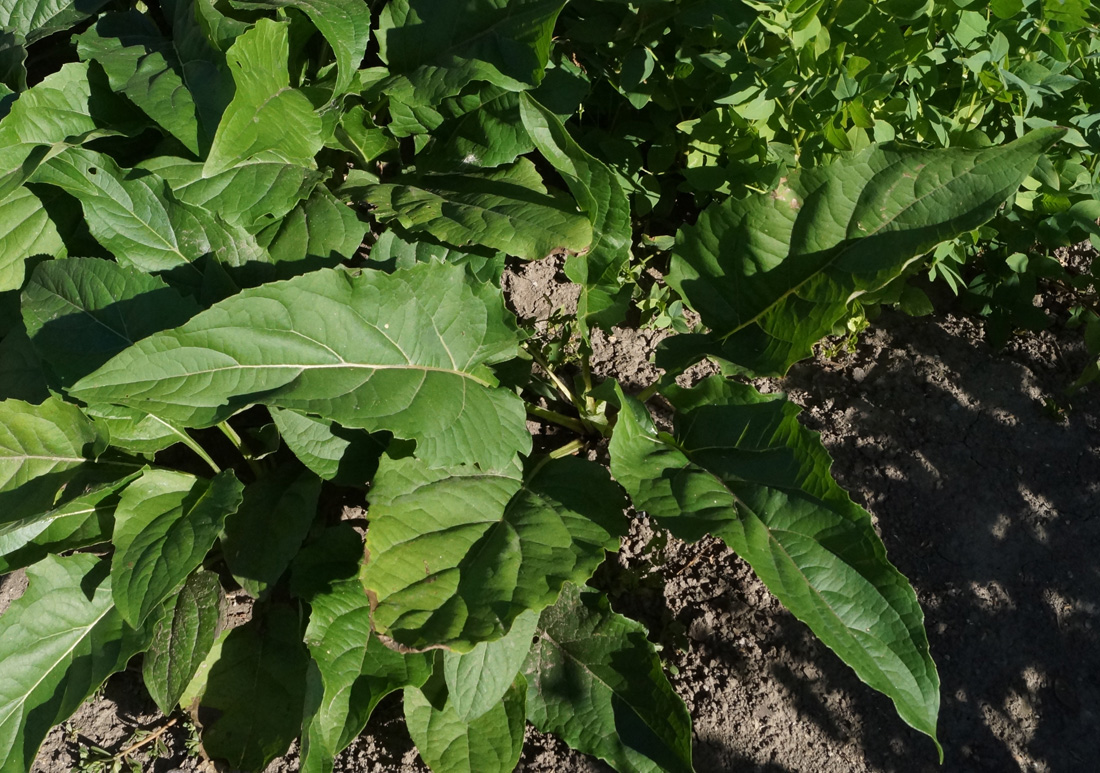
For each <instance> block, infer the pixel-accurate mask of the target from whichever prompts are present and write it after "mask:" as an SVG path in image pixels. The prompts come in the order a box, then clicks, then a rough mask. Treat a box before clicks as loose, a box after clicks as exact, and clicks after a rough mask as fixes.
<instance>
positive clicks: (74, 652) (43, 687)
mask: <svg viewBox="0 0 1100 773" xmlns="http://www.w3.org/2000/svg"><path fill="white" fill-rule="evenodd" d="M107 574H108V567H107V562H106V561H101V560H99V559H98V558H97V557H95V556H92V555H87V554H80V553H78V554H76V555H72V556H69V557H67V558H58V557H56V556H47V557H46V558H44V559H43V560H42V561H40V562H38V563H37V564H35V565H34V566H31V567H28V569H27V577H28V579H29V580H30V584H29V586H28V587H27V591H26V592H25V593H24V594H23V596H22V597H21V598H19V599H17V600H15V601H13V602H12V605H11V607H9V608H8V610H7V611H6V612H5V613H4V615H3V616H2V617H0V773H25V771H28V770H30V769H31V763H32V762H33V761H34V755H35V753H36V752H37V751H38V746H39V745H40V744H41V743H42V740H43V739H44V738H45V737H46V734H47V733H48V732H49V731H50V729H51V728H52V727H53V726H54V725H57V724H60V723H61V722H63V721H64V720H66V719H68V717H69V716H70V715H71V714H72V713H73V712H74V711H76V709H77V708H78V707H79V706H80V704H81V703H83V702H84V700H85V699H86V698H88V697H89V696H91V694H92V693H93V692H95V691H96V689H97V688H98V687H99V685H100V684H102V683H103V681H104V680H105V679H106V678H107V677H108V676H110V675H111V674H113V673H115V672H116V671H121V670H122V669H123V668H125V667H126V663H127V661H129V660H130V658H131V657H132V656H133V655H135V654H136V653H138V652H140V651H141V650H143V649H144V648H145V646H146V644H147V642H148V639H149V637H148V634H146V633H144V632H142V631H135V630H133V629H132V628H130V627H129V626H128V625H126V623H125V622H123V620H122V616H121V615H119V614H118V612H117V611H116V610H115V608H114V606H113V605H112V603H111V583H110V579H109V578H108V576H107Z"/></svg>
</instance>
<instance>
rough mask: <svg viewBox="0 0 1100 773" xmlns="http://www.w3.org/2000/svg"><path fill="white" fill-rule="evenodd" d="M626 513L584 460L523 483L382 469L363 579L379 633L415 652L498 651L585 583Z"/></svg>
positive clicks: (393, 466) (544, 465) (452, 470)
mask: <svg viewBox="0 0 1100 773" xmlns="http://www.w3.org/2000/svg"><path fill="white" fill-rule="evenodd" d="M622 509H623V499H622V494H621V493H620V491H619V489H618V487H617V486H616V485H615V484H614V483H612V481H611V480H610V478H609V477H608V476H607V473H606V471H605V470H603V469H602V468H601V467H599V465H596V464H594V463H591V462H586V461H582V460H580V459H574V458H565V459H557V460H545V459H544V460H542V461H540V462H536V463H532V464H531V466H530V468H529V469H528V470H527V471H526V472H525V471H523V470H522V469H521V468H520V464H519V463H518V461H517V462H514V463H513V464H512V465H511V466H509V467H506V468H504V469H498V470H489V469H486V470H480V469H478V468H476V467H473V466H469V465H463V466H456V467H446V468H435V469H432V468H429V467H428V466H427V465H425V464H424V463H422V462H419V461H417V460H414V459H399V460H391V459H388V458H383V459H382V463H381V464H380V465H379V468H378V474H377V475H376V476H375V480H374V485H373V486H372V488H371V491H370V510H369V511H368V517H369V519H370V528H369V529H368V530H367V555H368V560H367V563H366V564H365V566H364V569H363V573H362V577H363V583H364V585H365V586H366V588H367V590H368V592H369V593H370V594H371V599H372V603H373V604H374V627H375V630H376V631H378V632H379V633H382V634H385V635H386V636H389V637H391V638H393V639H394V640H396V641H397V642H398V643H399V644H401V645H404V646H406V647H413V648H416V649H423V648H426V647H438V646H444V647H448V648H450V649H454V650H456V651H459V652H468V651H470V650H471V649H473V648H474V646H475V645H477V644H478V643H479V642H482V641H490V640H492V639H498V638H500V637H501V636H503V635H504V634H505V633H507V631H508V630H509V629H510V628H511V627H512V625H513V623H514V621H515V619H516V618H517V617H518V616H519V615H520V614H522V613H523V612H524V611H526V610H528V609H534V610H539V609H542V608H543V607H546V606H548V605H550V604H552V603H554V599H555V598H557V595H558V591H559V590H560V588H561V586H562V583H564V582H568V581H572V582H583V581H584V580H586V579H587V578H588V577H590V576H591V575H592V573H593V572H594V571H595V570H596V567H597V566H599V564H600V563H601V562H602V561H603V558H604V552H605V551H606V550H615V549H616V548H617V546H618V539H617V538H618V537H619V536H620V535H621V534H623V533H624V527H625V521H624V519H623V514H622Z"/></svg>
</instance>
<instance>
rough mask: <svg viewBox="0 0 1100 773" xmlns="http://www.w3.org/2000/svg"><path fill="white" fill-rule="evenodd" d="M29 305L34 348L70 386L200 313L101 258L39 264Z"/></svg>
mask: <svg viewBox="0 0 1100 773" xmlns="http://www.w3.org/2000/svg"><path fill="white" fill-rule="evenodd" d="M22 306H23V320H24V323H25V324H26V328H27V333H28V335H30V337H31V341H32V342H33V343H34V347H35V349H36V350H37V351H38V354H39V355H40V356H41V357H42V359H43V360H44V361H45V362H46V363H48V364H49V366H50V367H51V368H52V370H53V372H54V373H55V374H57V376H58V379H59V381H60V383H61V385H62V386H63V387H66V386H70V385H72V384H73V383H74V382H76V381H77V380H78V379H80V378H81V377H82V376H86V375H88V374H89V373H91V372H92V371H94V370H95V369H96V368H98V367H99V366H100V365H102V364H103V363H105V362H106V361H107V360H109V359H111V357H113V356H114V355H116V354H118V353H119V352H121V351H122V350H123V349H125V348H127V347H128V346H130V345H132V344H133V343H135V342H136V341H139V340H141V339H142V338H145V337H146V336H149V335H151V334H153V333H155V332H157V331H158V330H163V329H165V328H169V327H175V326H176V325H181V324H183V323H184V322H186V321H187V320H188V319H189V318H190V317H191V316H193V315H194V314H195V313H197V312H198V310H199V309H198V305H197V304H196V303H195V302H194V301H192V300H191V299H189V298H184V297H182V296H181V295H180V294H179V293H177V292H176V291H175V290H173V289H172V288H170V287H168V285H166V284H165V283H164V282H163V281H161V280H160V279H158V278H156V277H153V276H150V275H148V274H145V273H142V272H140V271H138V270H137V269H134V268H127V267H125V266H120V265H119V264H118V263H115V262H114V261H110V260H102V259H99V258H72V259H69V260H51V261H47V262H45V263H42V264H40V265H39V266H38V268H37V269H35V272H34V274H33V275H32V276H31V279H30V281H29V282H28V283H27V287H26V289H24V291H23V294H22Z"/></svg>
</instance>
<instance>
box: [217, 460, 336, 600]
mask: <svg viewBox="0 0 1100 773" xmlns="http://www.w3.org/2000/svg"><path fill="white" fill-rule="evenodd" d="M320 494H321V479H320V478H318V477H317V476H316V475H314V474H313V473H312V472H310V471H309V470H303V469H302V468H301V467H297V466H296V467H295V468H290V469H288V468H285V467H284V468H279V469H277V470H275V471H274V472H272V473H271V474H270V475H267V476H265V477H263V478H260V479H259V480H257V481H256V482H255V483H251V484H249V485H248V487H247V488H245V490H244V501H243V502H241V506H240V507H239V508H237V511H236V512H235V513H233V514H232V515H230V516H229V517H228V518H227V519H226V521H225V533H224V534H223V535H222V554H223V555H224V556H225V562H226V564H227V565H228V566H229V571H231V572H232V573H233V577H234V578H235V579H236V580H237V582H239V583H240V584H241V587H242V588H244V589H245V590H246V591H248V592H249V593H250V594H251V595H252V596H253V597H255V598H259V597H260V596H262V595H263V594H264V593H265V592H266V591H267V590H268V589H269V588H270V587H271V586H272V585H274V584H275V583H276V582H277V581H278V580H279V578H280V577H281V576H282V575H283V572H284V571H286V568H287V567H288V566H290V562H291V560H293V558H294V556H295V555H296V554H297V553H298V548H300V547H301V546H302V542H303V540H305V538H306V534H307V533H308V532H309V527H310V526H311V525H312V524H313V521H314V519H315V518H316V517H317V498H318V497H319V496H320Z"/></svg>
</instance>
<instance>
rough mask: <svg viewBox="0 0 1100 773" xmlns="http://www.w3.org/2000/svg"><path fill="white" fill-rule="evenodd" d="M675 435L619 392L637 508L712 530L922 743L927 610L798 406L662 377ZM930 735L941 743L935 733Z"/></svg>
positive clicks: (931, 674)
mask: <svg viewBox="0 0 1100 773" xmlns="http://www.w3.org/2000/svg"><path fill="white" fill-rule="evenodd" d="M666 395H667V396H668V397H669V399H670V400H671V401H672V403H673V404H674V405H675V406H676V407H677V409H678V411H679V412H678V413H677V416H676V436H675V438H670V437H668V436H666V435H663V434H658V433H657V430H656V428H655V427H654V425H653V421H652V419H651V418H650V416H649V414H648V413H647V412H646V410H645V408H644V407H643V406H642V405H641V403H639V402H637V401H636V400H634V399H633V398H626V397H624V398H623V400H624V403H623V410H622V411H621V412H620V414H619V421H618V424H617V425H616V427H615V434H614V436H613V437H612V440H611V449H610V450H611V469H612V472H613V473H614V475H615V478H616V480H618V481H619V482H620V483H622V484H623V486H624V487H625V488H626V489H627V491H628V492H629V493H630V495H631V498H632V499H633V500H634V505H635V507H637V508H638V509H640V510H645V511H646V512H648V513H649V514H650V515H652V516H654V517H655V518H657V520H658V522H659V523H660V524H661V526H663V527H665V528H667V529H668V530H669V531H670V532H671V533H672V534H674V535H676V536H678V537H680V538H681V539H686V540H689V541H690V540H697V539H700V538H701V537H702V536H704V535H705V534H714V535H715V536H717V537H720V538H721V539H722V540H723V541H725V542H726V543H727V544H728V545H729V546H730V547H731V548H733V549H734V550H735V551H737V553H738V555H740V556H741V557H742V558H744V559H745V560H746V561H748V563H749V564H750V565H751V566H752V568H753V571H755V572H756V573H757V575H758V576H759V577H760V579H761V580H762V581H763V582H764V584H765V585H767V586H768V588H769V589H770V590H771V591H772V593H774V594H775V595H776V597H777V598H778V599H779V600H780V601H781V602H783V605H784V606H785V607H787V609H789V610H790V611H791V612H792V613H793V614H794V615H795V616H796V617H797V618H798V619H800V620H802V621H803V622H804V623H806V625H808V626H809V627H810V629H811V630H812V631H813V632H814V633H815V634H816V635H817V636H818V638H820V639H821V640H822V641H823V642H824V643H825V644H826V645H827V646H828V647H829V648H830V649H832V650H833V651H835V652H836V653H837V654H838V655H839V656H840V658H841V659H842V660H844V662H846V663H847V664H848V665H849V666H851V667H852V669H853V670H854V671H855V672H856V674H857V675H858V676H859V677H860V679H862V680H863V681H865V682H867V684H869V685H870V686H871V687H873V688H875V689H876V690H878V691H880V692H882V693H883V694H885V695H886V696H887V697H889V698H890V699H891V700H893V701H894V705H895V706H896V707H897V710H898V714H899V715H900V716H901V717H902V719H904V720H905V721H906V722H908V723H909V724H910V725H912V726H913V727H915V728H916V729H917V730H920V731H921V732H923V733H925V734H927V735H928V736H929V737H931V738H932V739H933V740H935V738H936V717H937V714H938V711H939V703H940V695H939V677H938V676H937V674H936V667H935V664H934V663H933V662H932V657H931V655H930V654H929V652H928V637H927V636H926V634H925V632H924V624H923V623H924V615H923V614H922V612H921V609H920V605H919V604H918V603H917V599H916V594H915V593H914V592H913V589H912V588H911V587H910V586H909V583H908V582H907V581H906V579H905V578H904V577H903V576H902V575H901V573H900V572H898V570H897V569H895V568H894V566H893V565H892V564H890V562H889V561H888V560H887V558H886V549H885V548H884V547H883V545H882V541H881V540H880V539H879V538H878V535H877V534H876V533H875V530H874V528H873V526H872V525H871V517H870V515H868V513H867V512H866V511H865V510H863V509H862V508H860V507H859V506H858V505H856V504H854V503H853V502H852V501H851V499H849V498H848V495H847V494H846V493H845V492H844V491H843V490H842V489H841V488H840V487H839V486H838V485H837V484H836V482H835V481H834V480H833V478H832V476H831V475H830V473H829V467H830V465H831V460H830V459H829V456H828V453H827V452H826V451H825V449H824V447H823V446H822V445H821V442H820V440H818V438H817V435H816V434H815V433H811V432H810V431H809V430H806V429H805V428H803V427H802V426H801V425H800V424H799V423H798V421H797V418H796V416H797V414H798V410H799V409H798V408H797V407H795V406H794V405H793V404H791V403H789V402H787V401H786V400H785V399H783V398H782V397H780V396H777V395H763V394H760V393H759V392H757V391H756V390H755V389H753V388H752V387H750V386H747V385H741V384H736V383H733V382H730V381H726V380H725V379H723V378H721V377H720V376H713V377H711V378H710V379H707V380H706V381H704V382H703V383H702V384H700V385H699V386H698V387H697V388H696V389H693V390H682V389H679V388H675V387H670V388H669V389H667V390H666ZM937 745H938V744H937Z"/></svg>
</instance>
